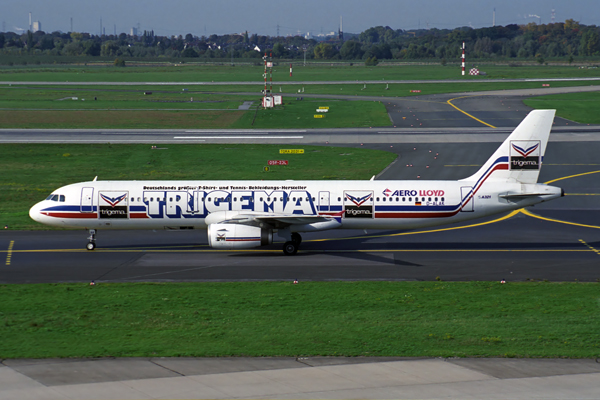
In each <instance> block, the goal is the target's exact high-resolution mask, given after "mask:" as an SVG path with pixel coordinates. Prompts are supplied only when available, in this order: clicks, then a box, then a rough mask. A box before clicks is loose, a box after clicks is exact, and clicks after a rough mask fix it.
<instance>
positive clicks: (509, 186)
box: [29, 110, 564, 255]
mask: <svg viewBox="0 0 600 400" xmlns="http://www.w3.org/2000/svg"><path fill="white" fill-rule="evenodd" d="M554 113H555V110H536V111H532V112H531V113H530V114H529V115H528V116H527V117H526V118H525V119H524V120H523V121H522V122H521V123H520V124H519V126H518V127H517V128H516V129H515V130H514V131H513V132H512V134H511V135H510V136H509V137H508V138H507V139H506V140H505V141H504V143H502V145H500V147H499V148H498V150H496V152H495V153H494V154H493V155H492V157H491V158H490V159H489V160H488V161H487V162H486V163H485V164H484V165H483V167H481V169H479V171H477V173H475V174H474V175H472V176H470V177H468V178H466V179H462V180H459V181H419V180H417V181H374V180H370V181H97V180H95V179H94V180H93V181H91V182H82V183H75V184H72V185H67V186H63V187H61V188H60V189H57V190H55V191H54V192H52V194H51V195H50V196H48V198H46V200H44V201H42V202H39V203H38V204H36V205H35V206H33V207H32V208H31V210H30V211H29V215H30V216H31V218H33V219H34V220H35V221H38V222H41V223H43V224H47V225H53V226H59V227H66V228H85V229H88V230H89V232H90V236H89V238H88V239H89V243H88V244H87V249H88V250H93V249H94V248H95V247H96V230H97V229H197V228H208V244H209V245H210V246H212V247H214V248H219V249H244V248H251V247H258V246H265V245H269V244H271V243H272V242H273V234H274V233H276V234H277V235H278V236H279V237H281V238H282V239H284V240H285V244H284V245H283V252H284V253H285V254H286V255H292V254H296V252H297V251H298V247H299V245H300V243H301V241H302V238H301V236H300V234H299V232H313V231H323V230H328V229H337V228H356V229H415V228H423V227H429V226H435V225H443V224H450V223H454V222H460V221H466V220H471V219H475V218H480V217H485V216H488V215H492V214H497V213H504V212H507V211H511V210H515V209H519V208H523V207H527V206H531V205H534V204H537V203H541V202H544V201H548V200H552V199H555V198H557V197H561V196H563V195H564V192H563V191H562V189H561V188H558V187H554V186H548V185H545V184H541V183H537V179H538V175H539V173H540V168H541V166H542V159H543V157H544V152H545V150H546V144H547V143H548V136H549V134H550V129H551V127H552V122H553V120H554Z"/></svg>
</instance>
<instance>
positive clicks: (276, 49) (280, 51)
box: [273, 42, 287, 58]
mask: <svg viewBox="0 0 600 400" xmlns="http://www.w3.org/2000/svg"><path fill="white" fill-rule="evenodd" d="M286 55H287V50H286V48H285V46H284V45H283V44H281V43H279V42H277V43H275V45H274V46H273V57H275V58H284V57H285V56H286Z"/></svg>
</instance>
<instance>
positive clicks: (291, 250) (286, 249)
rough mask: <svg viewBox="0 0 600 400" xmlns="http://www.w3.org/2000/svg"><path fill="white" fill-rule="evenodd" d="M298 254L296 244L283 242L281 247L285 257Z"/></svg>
mask: <svg viewBox="0 0 600 400" xmlns="http://www.w3.org/2000/svg"><path fill="white" fill-rule="evenodd" d="M297 252H298V243H296V242H285V244H284V245H283V254H285V255H286V256H293V255H294V254H296V253H297Z"/></svg>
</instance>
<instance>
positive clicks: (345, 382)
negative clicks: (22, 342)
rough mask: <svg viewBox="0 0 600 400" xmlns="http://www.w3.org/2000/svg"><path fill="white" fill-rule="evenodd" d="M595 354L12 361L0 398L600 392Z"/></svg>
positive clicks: (584, 395)
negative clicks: (563, 357)
mask: <svg viewBox="0 0 600 400" xmlns="http://www.w3.org/2000/svg"><path fill="white" fill-rule="evenodd" d="M598 380H600V363H598V362H596V361H595V360H535V359H412V360H407V359H394V358H389V359H386V358H383V357H381V358H340V357H334V358H329V357H307V358H217V359H215V358H213V359H203V358H199V359H190V358H144V359H141V358H131V359H99V360H69V359H63V360H5V361H4V362H3V365H2V366H0V383H1V386H0V400H4V399H7V400H8V399H11V400H12V399H17V398H19V399H20V398H27V399H31V400H37V399H40V400H41V399H73V398H77V399H82V400H83V399H107V398H113V399H116V398H118V399H207V398H209V399H233V398H276V399H300V398H319V399H345V398H348V399H350V398H360V399H413V398H420V399H447V398H463V399H464V398H468V399H477V398H481V399H506V398H511V399H597V398H599V397H600V386H598V384H597V382H598Z"/></svg>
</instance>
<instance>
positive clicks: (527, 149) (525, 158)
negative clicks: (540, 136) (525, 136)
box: [510, 140, 541, 171]
mask: <svg viewBox="0 0 600 400" xmlns="http://www.w3.org/2000/svg"><path fill="white" fill-rule="evenodd" d="M540 147H541V146H540V141H539V140H530V141H525V140H513V141H511V142H510V169H511V170H513V171H514V170H539V169H540V150H541V149H540Z"/></svg>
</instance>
